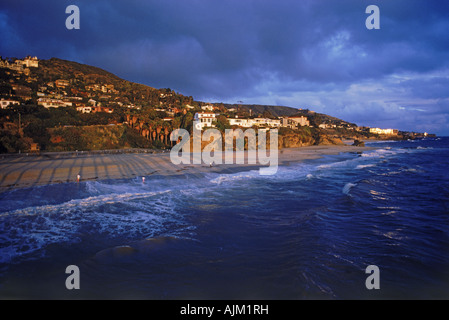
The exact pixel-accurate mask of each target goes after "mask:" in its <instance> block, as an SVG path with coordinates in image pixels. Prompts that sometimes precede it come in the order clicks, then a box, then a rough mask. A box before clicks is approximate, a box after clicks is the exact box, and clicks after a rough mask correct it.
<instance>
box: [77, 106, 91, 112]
mask: <svg viewBox="0 0 449 320" xmlns="http://www.w3.org/2000/svg"><path fill="white" fill-rule="evenodd" d="M76 111H78V112H82V113H91V112H92V107H90V106H79V107H76Z"/></svg>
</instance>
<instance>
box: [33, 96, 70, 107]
mask: <svg viewBox="0 0 449 320" xmlns="http://www.w3.org/2000/svg"><path fill="white" fill-rule="evenodd" d="M37 104H39V105H41V106H44V107H45V108H47V109H48V108H59V107H65V104H64V102H63V101H62V100H59V99H50V98H39V99H37Z"/></svg>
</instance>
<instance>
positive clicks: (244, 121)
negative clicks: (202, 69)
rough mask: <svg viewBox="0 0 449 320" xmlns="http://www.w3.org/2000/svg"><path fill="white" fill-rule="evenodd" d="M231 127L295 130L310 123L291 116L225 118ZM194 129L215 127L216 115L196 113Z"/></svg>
mask: <svg viewBox="0 0 449 320" xmlns="http://www.w3.org/2000/svg"><path fill="white" fill-rule="evenodd" d="M227 120H228V122H229V124H230V125H231V126H239V127H243V128H251V127H253V126H256V127H258V128H261V129H264V130H269V129H270V128H280V127H289V128H296V127H299V126H310V122H309V120H308V119H307V117H304V116H291V117H281V118H279V119H270V118H239V117H238V116H236V117H235V118H227ZM194 121H195V128H196V129H199V130H203V129H204V128H207V127H215V122H216V121H217V114H215V113H214V112H210V111H203V112H197V113H195V116H194Z"/></svg>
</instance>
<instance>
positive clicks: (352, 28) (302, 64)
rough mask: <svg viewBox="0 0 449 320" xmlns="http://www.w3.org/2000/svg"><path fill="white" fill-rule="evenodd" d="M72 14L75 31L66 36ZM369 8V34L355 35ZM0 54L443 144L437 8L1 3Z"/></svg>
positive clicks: (242, 2) (445, 117)
mask: <svg viewBox="0 0 449 320" xmlns="http://www.w3.org/2000/svg"><path fill="white" fill-rule="evenodd" d="M71 4H74V5H77V6H78V7H79V9H80V29H79V30H68V29H67V28H66V27H65V21H66V18H67V17H68V16H69V15H68V14H66V13H65V9H66V7H67V6H68V5H71ZM368 5H377V6H378V7H379V9H380V29H379V30H368V29H367V28H366V27H365V20H366V18H367V17H368V16H369V14H366V13H365V9H366V7H367V6H368ZM0 55H2V56H3V57H17V58H22V57H24V56H27V55H33V56H37V57H38V58H40V59H49V58H51V57H58V58H61V59H67V60H73V61H77V62H80V63H86V64H89V65H93V66H97V67H100V68H103V69H105V70H107V71H109V72H112V73H114V74H116V75H118V76H119V77H121V78H123V79H126V80H129V81H133V82H139V83H143V84H146V85H149V86H152V87H155V88H171V89H174V90H175V91H177V92H179V93H181V94H184V95H187V96H193V97H194V98H195V99H196V100H201V101H209V102H227V103H236V102H237V101H243V102H244V103H247V104H270V105H283V106H289V107H295V108H309V109H311V110H314V111H317V112H323V113H326V114H329V115H332V116H336V117H339V118H342V119H344V120H347V121H351V122H355V123H357V124H358V125H366V126H371V127H381V128H397V129H400V130H410V131H421V132H424V131H427V132H432V133H437V134H439V135H449V126H448V124H449V72H448V71H449V59H448V58H449V1H447V0H441V1H435V0H383V1H379V0H338V1H335V0H159V1H151V0H126V1H125V0H108V1H106V0H95V1H92V0H89V1H87V0H86V1H75V0H71V1H64V0H53V1H48V0H43V1H32V0H27V1H22V0H6V1H5V0H2V2H1V3H0Z"/></svg>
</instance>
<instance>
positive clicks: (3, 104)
mask: <svg viewBox="0 0 449 320" xmlns="http://www.w3.org/2000/svg"><path fill="white" fill-rule="evenodd" d="M14 104H17V105H19V104H20V102H19V101H16V100H12V99H2V100H0V107H1V108H2V109H6V108H7V107H9V106H10V105H14Z"/></svg>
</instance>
